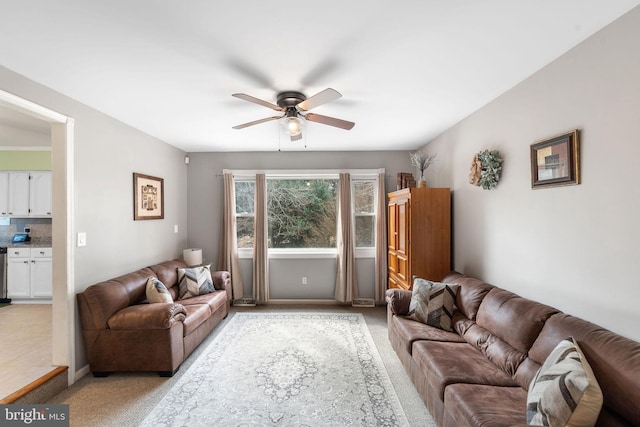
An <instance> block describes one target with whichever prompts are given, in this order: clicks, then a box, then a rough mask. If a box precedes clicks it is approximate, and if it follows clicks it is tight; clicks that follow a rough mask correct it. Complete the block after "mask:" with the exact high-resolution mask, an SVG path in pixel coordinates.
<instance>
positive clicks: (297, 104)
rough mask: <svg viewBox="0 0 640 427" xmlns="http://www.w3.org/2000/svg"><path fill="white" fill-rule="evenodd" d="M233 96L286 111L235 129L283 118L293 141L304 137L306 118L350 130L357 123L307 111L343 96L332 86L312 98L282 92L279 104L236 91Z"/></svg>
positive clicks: (278, 96) (298, 93) (282, 120)
mask: <svg viewBox="0 0 640 427" xmlns="http://www.w3.org/2000/svg"><path fill="white" fill-rule="evenodd" d="M232 96H235V97H236V98H240V99H244V100H245V101H249V102H253V103H254V104H258V105H262V106H264V107H267V108H271V109H272V110H276V111H281V112H282V113H284V114H283V115H281V116H271V117H266V118H264V119H260V120H255V121H253V122H248V123H244V124H241V125H237V126H234V127H233V129H244V128H246V127H249V126H253V125H257V124H260V123H265V122H269V121H272V120H281V122H282V125H283V126H284V127H285V129H286V131H287V133H288V134H289V136H290V137H291V141H298V140H300V139H302V130H303V127H304V123H305V121H306V120H308V121H310V122H316V123H321V124H323V125H329V126H335V127H338V128H341V129H346V130H350V129H351V128H353V126H355V123H353V122H349V121H346V120H342V119H336V118H334V117H329V116H323V115H321V114H314V113H307V111H309V110H311V109H312V108H315V107H318V106H320V105H322V104H326V103H327V102H331V101H334V100H336V99H338V98H340V97H341V96H342V95H341V94H340V93H339V92H338V91H336V90H334V89H331V88H328V89H325V90H323V91H322V92H318V93H317V94H315V95H313V96H312V97H310V98H307V97H306V96H305V95H304V94H303V93H301V92H297V91H284V92H280V93H278V95H277V101H276V103H277V105H276V104H272V103H270V102H267V101H263V100H262V99H258V98H255V97H253V96H251V95H247V94H244V93H234V94H233V95H232ZM304 113H306V114H304Z"/></svg>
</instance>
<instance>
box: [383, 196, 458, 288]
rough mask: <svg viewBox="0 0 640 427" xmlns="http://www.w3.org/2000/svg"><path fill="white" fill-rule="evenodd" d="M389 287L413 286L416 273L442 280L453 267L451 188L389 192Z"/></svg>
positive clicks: (430, 278) (427, 277)
mask: <svg viewBox="0 0 640 427" xmlns="http://www.w3.org/2000/svg"><path fill="white" fill-rule="evenodd" d="M387 221H388V226H387V227H388V244H389V255H388V256H389V262H388V265H389V288H401V289H407V290H411V288H412V286H413V276H418V277H421V278H423V279H427V280H432V281H440V280H442V278H443V277H444V276H445V275H446V274H447V273H448V272H449V271H450V270H451V191H450V189H448V188H405V189H403V190H398V191H394V192H392V193H389V205H388V215H387Z"/></svg>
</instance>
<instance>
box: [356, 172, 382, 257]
mask: <svg viewBox="0 0 640 427" xmlns="http://www.w3.org/2000/svg"><path fill="white" fill-rule="evenodd" d="M351 187H352V188H351V198H352V200H353V215H354V218H355V221H354V223H355V227H356V233H355V234H356V248H373V247H375V245H376V234H375V230H376V181H375V180H352V181H351Z"/></svg>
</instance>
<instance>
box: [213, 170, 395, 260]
mask: <svg viewBox="0 0 640 427" xmlns="http://www.w3.org/2000/svg"><path fill="white" fill-rule="evenodd" d="M341 172H348V173H350V174H351V196H352V197H351V212H352V214H351V218H352V221H353V224H354V226H355V218H356V212H355V209H354V206H353V203H354V197H353V194H354V183H355V182H356V181H370V182H372V183H373V184H374V187H373V192H374V204H373V209H374V212H373V214H367V215H366V216H373V217H374V218H377V216H378V215H379V212H378V202H379V201H378V174H380V173H384V169H356V170H275V171H268V170H237V171H232V170H225V171H224V173H232V174H233V176H234V193H235V183H236V182H247V181H253V182H255V181H256V174H259V173H262V174H264V175H265V179H266V180H267V181H268V180H270V179H292V180H296V179H298V180H305V179H315V180H317V179H338V180H339V179H340V173H341ZM267 185H268V184H267ZM234 204H235V200H234ZM360 215H362V214H360ZM239 216H240V217H247V216H251V217H253V218H254V224H255V212H254V213H253V214H241V215H238V214H237V212H236V210H235V209H234V221H236V237H237V218H238V217H239ZM373 232H374V242H376V241H377V239H378V236H377V227H374V230H373ZM337 235H338V230H337V229H336V237H337ZM267 253H268V258H269V259H272V258H273V259H293V258H300V259H323V258H324V259H326V258H335V257H336V256H337V254H338V249H337V248H269V249H268V251H267ZM375 253H376V249H375V243H374V247H359V248H355V257H356V258H375ZM238 257H239V258H241V259H251V258H253V248H238Z"/></svg>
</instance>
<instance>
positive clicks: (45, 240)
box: [0, 237, 51, 248]
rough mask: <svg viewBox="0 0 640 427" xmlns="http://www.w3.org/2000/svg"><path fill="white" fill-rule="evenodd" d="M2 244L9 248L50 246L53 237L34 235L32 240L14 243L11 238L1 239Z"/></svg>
mask: <svg viewBox="0 0 640 427" xmlns="http://www.w3.org/2000/svg"><path fill="white" fill-rule="evenodd" d="M0 246H2V247H7V248H50V247H51V237H32V238H31V241H30V242H24V243H12V242H11V238H8V239H0Z"/></svg>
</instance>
